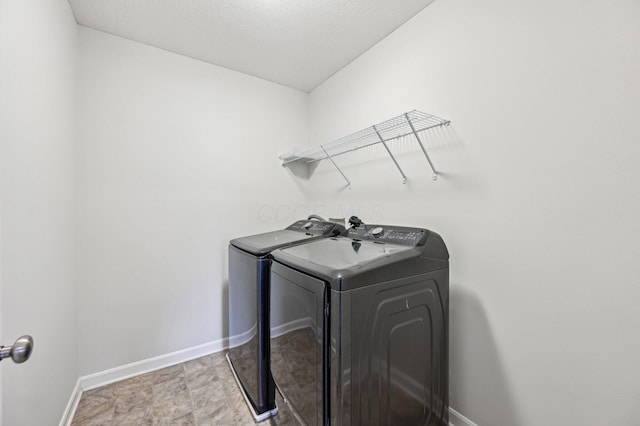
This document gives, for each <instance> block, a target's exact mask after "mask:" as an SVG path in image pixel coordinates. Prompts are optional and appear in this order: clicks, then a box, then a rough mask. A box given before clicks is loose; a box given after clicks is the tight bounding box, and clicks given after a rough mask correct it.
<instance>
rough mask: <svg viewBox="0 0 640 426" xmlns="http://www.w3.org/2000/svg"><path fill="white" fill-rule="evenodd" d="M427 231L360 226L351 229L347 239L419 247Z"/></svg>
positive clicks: (400, 227) (401, 227)
mask: <svg viewBox="0 0 640 426" xmlns="http://www.w3.org/2000/svg"><path fill="white" fill-rule="evenodd" d="M428 233H429V231H427V230H426V229H422V228H408V227H404V226H388V225H360V226H359V227H358V228H351V229H349V231H348V233H347V237H349V238H352V239H354V240H365V241H376V242H381V243H391V244H400V245H404V246H419V245H422V244H424V242H425V240H426V239H427V235H428Z"/></svg>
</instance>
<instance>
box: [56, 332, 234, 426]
mask: <svg viewBox="0 0 640 426" xmlns="http://www.w3.org/2000/svg"><path fill="white" fill-rule="evenodd" d="M228 346H229V339H228V338H224V339H220V340H215V341H213V342H209V343H204V344H202V345H198V346H194V347H192V348H187V349H182V350H179V351H176V352H171V353H169V354H165V355H160V356H157V357H154V358H149V359H145V360H142V361H137V362H133V363H131V364H126V365H122V366H120V367H115V368H110V369H108V370H104V371H100V372H98V373H94V374H89V375H87V376H81V377H80V378H79V379H78V381H77V383H76V386H75V388H74V390H73V394H72V395H71V397H70V399H69V403H68V404H67V408H66V410H65V412H64V414H63V416H62V420H61V421H60V426H69V425H70V424H71V420H73V415H74V414H75V412H76V408H77V407H78V402H79V401H80V398H81V396H82V392H84V391H86V390H89V389H94V388H97V387H100V386H104V385H108V384H110V383H114V382H119V381H120V380H124V379H128V378H130V377H134V376H138V375H140V374H144V373H149V372H151V371H155V370H159V369H161V368H165V367H169V366H172V365H175V364H180V363H183V362H186V361H190V360H192V359H195V358H200V357H202V356H205V355H209V354H212V353H216V352H220V351H222V350H224V349H226V348H227V347H228Z"/></svg>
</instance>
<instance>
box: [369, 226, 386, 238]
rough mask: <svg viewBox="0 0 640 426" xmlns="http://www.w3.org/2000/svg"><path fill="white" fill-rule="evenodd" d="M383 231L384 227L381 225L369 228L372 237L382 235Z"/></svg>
mask: <svg viewBox="0 0 640 426" xmlns="http://www.w3.org/2000/svg"><path fill="white" fill-rule="evenodd" d="M383 232H384V228H382V226H376V227H375V228H373V229H372V230H371V235H373V236H374V237H379V236H381V235H382V233H383Z"/></svg>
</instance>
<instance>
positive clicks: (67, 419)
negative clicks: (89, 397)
mask: <svg viewBox="0 0 640 426" xmlns="http://www.w3.org/2000/svg"><path fill="white" fill-rule="evenodd" d="M81 396H82V389H81V388H80V379H78V380H76V385H75V386H74V388H73V392H72V393H71V398H69V402H68V403H67V407H66V408H65V409H64V413H63V414H62V420H60V426H69V425H70V424H71V421H72V420H73V415H74V414H75V413H76V408H78V403H79V402H80V397H81Z"/></svg>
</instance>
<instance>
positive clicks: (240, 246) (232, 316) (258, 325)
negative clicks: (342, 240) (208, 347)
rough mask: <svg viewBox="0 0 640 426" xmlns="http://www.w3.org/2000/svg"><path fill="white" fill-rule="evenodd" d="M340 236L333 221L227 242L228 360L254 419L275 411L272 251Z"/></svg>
mask: <svg viewBox="0 0 640 426" xmlns="http://www.w3.org/2000/svg"><path fill="white" fill-rule="evenodd" d="M314 217H315V216H314ZM342 232H345V228H344V226H342V225H338V224H335V223H333V222H327V221H322V220H299V221H296V222H295V223H293V224H291V225H290V226H288V227H287V228H285V229H282V230H278V231H272V232H266V233H263V234H258V235H251V236H247V237H242V238H236V239H234V240H232V241H231V242H230V243H229V336H230V337H229V350H228V352H227V360H228V362H229V365H230V366H231V370H232V371H233V374H234V376H235V378H236V381H237V382H238V385H239V387H240V390H241V391H242V394H243V396H244V397H245V400H246V401H247V404H248V405H249V408H250V409H251V411H252V414H253V416H254V418H255V419H256V421H261V420H264V419H266V418H268V417H270V416H271V415H273V414H275V413H276V412H277V408H276V404H275V390H274V389H275V388H274V384H273V380H272V378H271V375H270V373H269V359H270V352H269V343H270V342H269V288H270V285H269V279H270V268H271V252H272V251H273V250H274V249H277V248H280V247H291V246H294V245H297V244H304V243H308V242H310V241H315V240H318V239H321V238H327V237H331V236H335V235H338V234H340V233H342Z"/></svg>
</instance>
